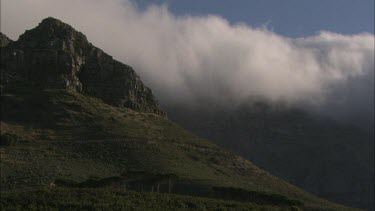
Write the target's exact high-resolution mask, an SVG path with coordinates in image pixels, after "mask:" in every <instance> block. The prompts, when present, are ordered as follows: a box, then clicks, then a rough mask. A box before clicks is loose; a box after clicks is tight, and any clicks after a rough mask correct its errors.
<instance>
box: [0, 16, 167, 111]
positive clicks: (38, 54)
mask: <svg viewBox="0 0 375 211" xmlns="http://www.w3.org/2000/svg"><path fill="white" fill-rule="evenodd" d="M1 69H2V77H3V80H2V85H3V86H5V87H9V86H18V85H19V83H20V82H25V83H27V84H28V85H31V86H32V87H35V88H40V89H51V88H54V89H67V90H73V91H77V92H82V93H85V94H88V95H91V96H93V97H97V98H99V99H102V100H103V101H105V102H106V103H108V104H111V105H114V106H118V107H127V108H131V109H134V110H137V111H143V112H152V113H156V114H160V115H165V113H164V112H163V111H162V110H161V109H160V108H159V105H158V103H157V101H156V99H155V97H154V96H153V94H152V91H151V89H149V88H148V87H146V86H145V85H144V84H143V83H142V81H141V80H140V77H139V76H138V75H137V74H136V73H135V71H134V70H133V69H132V68H131V67H130V66H128V65H125V64H123V63H121V62H118V61H116V60H114V59H112V57H111V56H109V55H108V54H106V53H105V52H103V51H102V50H100V49H99V48H96V47H95V46H93V45H92V44H91V43H89V42H88V40H87V38H86V36H85V35H84V34H82V33H80V32H77V31H76V30H75V29H73V28H72V27H71V26H69V25H68V24H65V23H63V22H61V21H60V20H57V19H54V18H46V19H44V20H43V21H42V22H41V23H40V24H39V25H38V26H37V27H36V28H34V29H32V30H27V31H26V32H25V33H24V34H23V35H21V36H20V38H19V39H18V40H17V41H16V42H12V43H10V44H8V45H7V46H5V47H4V48H2V66H1Z"/></svg>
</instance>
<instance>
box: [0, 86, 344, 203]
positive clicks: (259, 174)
mask: <svg viewBox="0 0 375 211" xmlns="http://www.w3.org/2000/svg"><path fill="white" fill-rule="evenodd" d="M1 98H2V99H1V102H2V121H1V134H2V139H1V145H2V146H1V148H0V152H1V188H2V191H3V192H2V202H1V203H2V206H9V203H10V204H13V205H15V204H17V203H18V202H17V203H16V202H14V200H16V201H17V197H18V199H20V200H19V201H21V202H22V201H23V199H22V198H23V197H20V196H17V195H18V194H20V193H19V192H20V191H21V192H24V191H35V190H43V189H45V188H46V187H49V188H52V189H53V190H52V193H51V196H54V197H57V198H59V197H60V196H61V194H62V195H64V194H67V195H70V194H72V195H74V194H75V192H76V191H78V190H77V189H76V188H83V189H81V190H79V191H85V190H86V189H85V188H87V187H91V188H92V187H93V188H105V189H109V190H110V189H111V188H112V189H114V190H115V189H118V188H121V187H124V188H125V187H130V188H132V190H136V191H146V192H151V191H152V190H156V189H153V188H152V186H153V184H154V183H152V182H150V178H155V177H157V175H159V177H160V175H175V177H174V181H173V184H174V185H173V187H171V188H170V187H169V185H168V184H166V183H160V186H161V187H160V192H168V189H171V192H172V193H177V194H183V195H196V196H205V197H214V198H224V199H228V193H229V194H237V195H233V200H236V201H242V202H243V201H246V202H254V203H256V204H262V205H263V206H269V205H272V206H276V207H291V206H299V207H301V208H304V209H307V210H345V209H349V208H345V207H342V206H340V205H336V204H333V203H330V202H327V201H325V200H321V199H319V198H317V197H315V196H313V195H311V194H308V193H306V192H304V191H302V190H301V189H299V188H297V187H294V186H292V185H290V184H288V183H286V182H284V181H282V180H280V179H278V178H276V177H274V176H272V175H270V174H268V173H267V172H265V171H263V170H261V169H259V168H257V167H256V166H254V165H253V164H252V163H251V162H250V161H247V160H245V159H243V158H241V157H239V156H236V155H233V154H231V153H228V152H225V151H223V150H221V149H219V148H218V147H216V146H215V145H213V144H210V143H209V142H207V141H205V140H202V139H200V138H197V137H195V136H193V135H192V134H190V133H188V132H187V131H185V130H184V129H182V128H181V127H179V126H178V125H176V124H175V123H173V122H171V121H169V120H168V119H167V118H165V117H162V116H159V115H157V114H152V113H140V112H135V111H133V110H130V109H127V108H119V107H114V106H111V105H108V104H105V103H103V102H102V101H101V100H98V99H96V98H92V97H88V96H85V95H82V94H79V93H77V92H74V91H65V90H44V91H37V90H33V89H29V88H25V89H20V88H17V89H13V90H6V91H5V92H4V93H3V95H2V96H1ZM115 178H117V180H116V179H115ZM111 179H112V180H116V181H120V182H122V183H126V185H125V186H121V185H118V183H113V182H110V183H106V181H111ZM132 182H133V183H132ZM114 184H116V185H114ZM129 184H130V185H129ZM137 184H138V185H137ZM139 185H140V186H139ZM59 186H60V188H64V191H63V192H62V193H60V191H59V189H57V190H56V191H54V188H59ZM213 187H234V188H237V189H238V190H240V191H237V192H233V190H231V189H228V188H227V189H225V188H224V192H220V193H218V192H215V191H214V189H213ZM124 188H123V189H124ZM155 188H156V187H155ZM237 189H234V190H237ZM228 190H229V192H228V193H226V192H225V191H228ZM70 191H71V193H70ZM98 191H100V190H98ZM230 191H232V192H230ZM67 192H68V193H67ZM12 194H13V195H12ZM14 194H16V196H15V195H14ZM41 194H44V195H45V194H47V195H49V192H48V191H47V192H46V193H41ZM85 194H88V195H90V190H87V193H85ZM100 194H104V193H102V192H100ZM100 194H94V195H95V196H97V197H99V196H100ZM111 194H114V196H111V195H109V196H107V195H106V196H107V197H110V198H112V197H114V198H116V197H118V193H111ZM132 194H133V195H132ZM134 194H135V195H134ZM26 195H27V197H25V198H26V199H25V200H30V202H32V201H33V200H32V199H31V198H29V197H30V195H31V194H26ZM120 195H121V194H120ZM125 195H126V196H127V197H136V198H137V197H138V196H139V197H140V195H139V194H136V193H125ZM3 196H4V198H3ZM95 196H91V197H94V198H95ZM236 196H238V197H236ZM44 197H46V196H44ZM65 197H66V196H64V198H65ZM142 197H143V198H142ZM142 197H141V198H137V199H136V200H146V199H144V197H146V198H147V197H151V198H153V197H162V198H163V197H167V198H168V197H171V196H170V195H168V194H164V195H156V196H154V195H152V194H151V193H150V194H146V193H145V195H142ZM173 197H178V200H184V201H186V200H188V199H187V198H184V197H185V196H173ZM27 198H29V199H27ZM47 198H48V197H47ZM9 200H10V201H12V200H13V202H9ZM53 200H58V199H56V198H53V199H48V200H47V202H45V203H46V204H53V206H60V205H57V204H59V203H60V202H59V203H57V202H56V203H55V202H54V201H53ZM77 200H78V199H77ZM134 200H135V199H134ZM147 200H148V199H147ZM165 200H167V199H165ZM194 200H202V201H199V203H198V202H197V203H198V204H200V203H208V202H207V201H205V200H208V199H197V198H194ZM21 202H19V203H21ZM61 203H62V202H61ZM77 203H78V202H77ZM82 203H83V202H82ZM84 203H88V204H90V205H88V206H102V205H93V204H91V202H90V201H86V200H84ZM108 203H109V202H108ZM163 203H164V202H163ZM165 203H167V202H165ZM193 203H195V202H193ZM210 203H211V201H210ZM212 203H213V204H216V205H212V206H219V204H220V206H224V204H225V203H227V202H225V203H224V202H222V201H220V202H219V201H215V200H214V201H212ZM223 203H224V204H223ZM21 204H22V203H21ZM13 205H12V206H13ZM17 206H18V205H17ZM19 206H21V205H19ZM48 206H49V205H48ZM51 206H52V205H51ZM103 206H104V205H103ZM124 206H125V205H124ZM129 206H130V205H129ZM132 206H133V205H132ZM160 206H162V205H160ZM173 206H174V205H173ZM176 206H177V205H176ZM197 206H198V205H197ZM199 206H200V205H199ZM225 206H226V205H225ZM241 206H250V205H248V204H244V205H241ZM175 208H179V207H175Z"/></svg>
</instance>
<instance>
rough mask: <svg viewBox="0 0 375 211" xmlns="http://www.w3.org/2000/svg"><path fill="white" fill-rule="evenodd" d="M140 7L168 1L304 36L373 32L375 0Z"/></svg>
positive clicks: (211, 0)
mask: <svg viewBox="0 0 375 211" xmlns="http://www.w3.org/2000/svg"><path fill="white" fill-rule="evenodd" d="M135 2H137V4H138V6H139V7H141V8H145V7H146V6H147V5H149V4H162V3H167V4H168V5H169V9H170V11H171V12H172V13H174V14H175V15H186V14H190V15H207V14H216V15H219V16H222V17H224V18H225V19H227V20H229V21H230V22H231V23H236V22H245V23H247V24H248V25H251V26H256V27H257V26H262V25H265V24H266V25H267V26H268V28H269V29H273V31H274V32H276V33H278V34H281V35H284V36H290V37H302V36H307V35H312V34H315V33H316V32H318V31H320V30H328V31H332V32H337V33H341V34H356V33H361V32H370V33H372V34H373V33H374V0H230V1H229V0H137V1H135Z"/></svg>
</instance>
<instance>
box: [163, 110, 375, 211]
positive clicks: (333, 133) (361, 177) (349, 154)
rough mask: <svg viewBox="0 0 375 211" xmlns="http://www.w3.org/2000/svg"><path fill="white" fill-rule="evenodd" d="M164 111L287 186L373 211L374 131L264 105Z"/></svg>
mask: <svg viewBox="0 0 375 211" xmlns="http://www.w3.org/2000/svg"><path fill="white" fill-rule="evenodd" d="M165 109H166V111H167V112H168V114H169V117H170V118H171V119H172V120H174V121H176V122H177V123H179V124H181V125H182V126H183V127H185V128H187V129H188V130H190V131H191V132H193V133H194V134H196V135H198V136H200V137H204V138H207V139H209V140H212V141H214V142H215V143H216V144H218V145H219V146H221V147H223V148H226V149H230V150H231V151H233V152H235V153H238V154H239V155H241V156H244V157H245V158H247V159H250V160H252V161H253V162H254V163H255V164H256V165H258V166H260V167H262V168H263V169H265V170H267V171H269V172H271V173H272V174H274V175H277V176H278V177H280V178H283V179H285V180H286V181H288V182H291V183H292V184H295V185H297V186H299V187H301V188H303V189H305V190H307V191H311V192H312V193H314V194H317V195H319V196H321V197H324V198H327V199H330V200H333V201H336V202H340V203H344V204H347V205H351V206H357V207H362V208H369V209H373V206H374V198H373V196H374V195H373V194H374V189H373V187H374V160H373V157H374V141H373V140H374V136H373V132H368V131H364V130H362V129H361V128H357V127H355V126H353V125H348V124H342V123H338V122H337V121H333V120H331V119H329V118H327V117H322V116H319V115H315V116H313V115H312V114H310V113H308V112H305V111H303V110H300V109H295V108H287V107H284V108H283V107H282V106H269V105H267V104H265V103H257V104H254V105H253V106H243V107H239V108H237V109H215V108H208V109H196V110H194V109H189V108H187V107H185V106H180V107H174V108H173V107H171V108H165Z"/></svg>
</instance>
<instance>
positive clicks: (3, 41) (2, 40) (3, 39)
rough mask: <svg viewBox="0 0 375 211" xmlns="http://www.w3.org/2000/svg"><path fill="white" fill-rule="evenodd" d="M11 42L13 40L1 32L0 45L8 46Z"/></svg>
mask: <svg viewBox="0 0 375 211" xmlns="http://www.w3.org/2000/svg"><path fill="white" fill-rule="evenodd" d="M10 42H12V40H11V39H9V38H8V37H7V36H6V35H5V34H3V33H1V32H0V47H4V46H7V45H8V44H9V43H10Z"/></svg>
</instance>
